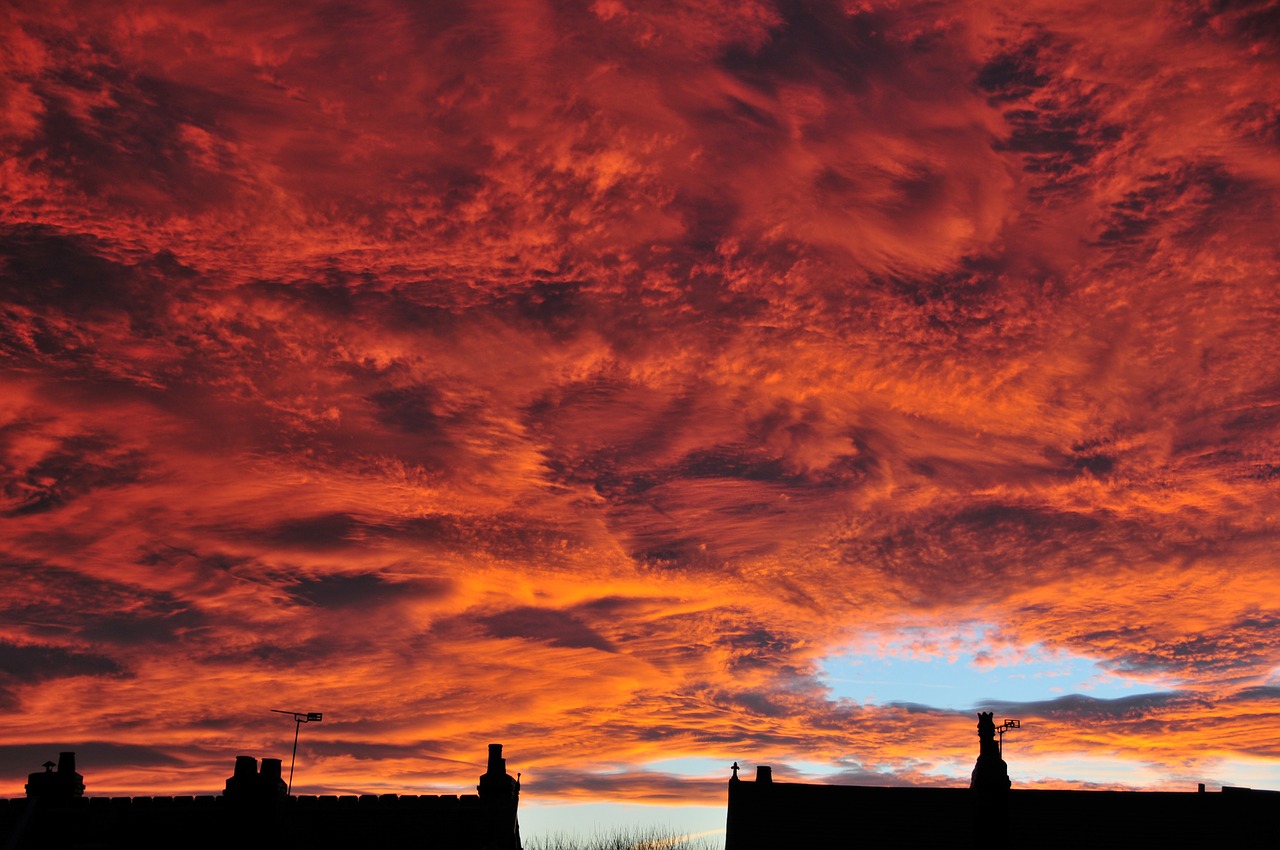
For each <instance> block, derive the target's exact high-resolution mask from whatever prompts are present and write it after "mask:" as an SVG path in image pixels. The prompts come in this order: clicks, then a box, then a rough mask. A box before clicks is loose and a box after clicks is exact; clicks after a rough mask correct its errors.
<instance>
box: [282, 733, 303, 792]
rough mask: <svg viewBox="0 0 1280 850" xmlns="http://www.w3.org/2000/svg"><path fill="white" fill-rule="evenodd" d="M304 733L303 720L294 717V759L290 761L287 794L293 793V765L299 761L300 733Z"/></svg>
mask: <svg viewBox="0 0 1280 850" xmlns="http://www.w3.org/2000/svg"><path fill="white" fill-rule="evenodd" d="M301 731H302V720H300V719H299V718H298V715H296V714H295V715H294V716H293V757H292V758H290V759H289V788H288V790H287V791H285V793H286V794H292V793H293V765H294V762H296V761H297V760H298V733H299V732H301Z"/></svg>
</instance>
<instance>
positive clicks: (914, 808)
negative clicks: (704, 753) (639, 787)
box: [725, 715, 1280, 850]
mask: <svg viewBox="0 0 1280 850" xmlns="http://www.w3.org/2000/svg"><path fill="white" fill-rule="evenodd" d="M988 724H990V727H991V728H990V731H991V733H992V735H994V724H992V722H991V717H990V715H985V716H984V717H980V722H979V739H980V741H981V746H980V751H979V756H978V761H977V763H976V764H975V766H974V771H973V781H972V783H971V787H969V788H897V787H895V788H889V787H878V786H867V785H810V784H802V783H797V782H774V781H773V775H772V774H773V771H772V770H771V769H770V768H769V767H766V766H763V765H762V766H760V767H757V768H756V777H755V781H754V782H750V781H744V780H740V779H738V775H737V769H736V768H737V765H736V764H735V765H734V768H735V770H734V773H733V776H732V778H731V779H730V780H729V804H728V818H727V823H726V833H725V850H778V848H792V847H794V848H810V847H815V848H816V847H843V848H851V850H854V849H855V848H856V850H872V848H885V850H888V849H889V848H892V850H935V848H973V850H988V848H1013V850H1066V848H1073V850H1078V848H1081V847H1088V848H1090V850H1095V848H1096V850H1109V849H1110V848H1115V850H1121V848H1123V850H1134V849H1135V848H1145V847H1159V848H1162V850H1193V848H1194V850H1220V848H1236V847H1275V846H1277V843H1278V841H1280V839H1278V838H1277V827H1278V826H1280V792H1277V791H1255V790H1252V789H1248V788H1229V787H1224V788H1223V789H1222V791H1221V793H1205V791H1204V786H1203V785H1201V786H1200V790H1199V791H1198V792H1185V793H1184V792H1161V791H1041V790H1031V789H1026V790H1024V789H1015V788H1011V787H1010V785H1009V779H1008V772H1007V768H1006V767H1005V763H1004V760H1003V759H1002V758H1001V754H1000V752H999V749H998V748H996V747H995V743H994V740H993V739H989V738H988V731H989V730H988V728H987V726H988ZM989 741H990V744H988V742H989ZM992 756H994V758H992ZM1001 786H1003V787H1001Z"/></svg>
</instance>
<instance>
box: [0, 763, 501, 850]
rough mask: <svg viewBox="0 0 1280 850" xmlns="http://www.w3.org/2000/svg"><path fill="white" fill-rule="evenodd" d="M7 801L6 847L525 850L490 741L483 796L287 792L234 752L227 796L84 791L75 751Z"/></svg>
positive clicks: (275, 769) (0, 842)
mask: <svg viewBox="0 0 1280 850" xmlns="http://www.w3.org/2000/svg"><path fill="white" fill-rule="evenodd" d="M44 767H45V769H44V771H43V772H36V773H32V774H31V776H30V778H29V779H28V781H27V787H26V791H27V796H26V797H25V798H19V799H13V800H0V848H3V850H29V848H30V849H31V850H34V848H54V849H55V850H60V849H61V848H66V850H71V848H86V850H87V848H94V850H124V848H130V850H132V848H138V850H159V848H166V850H168V849H169V848H188V847H190V848H203V847H211V848H212V847H228V848H232V847H234V848H268V847H278V846H283V845H288V846H296V847H301V848H307V850H324V848H366V847H368V848H376V847H414V848H421V850H521V844H520V824H519V820H518V817H517V808H518V806H519V803H520V783H519V781H518V780H516V779H513V778H512V777H511V776H508V775H507V772H506V760H505V759H504V758H503V757H502V745H501V744H490V745H489V762H488V767H487V770H486V771H485V773H484V775H482V776H481V777H480V784H479V786H477V790H478V791H479V794H478V795H477V794H468V795H461V796H452V795H441V796H433V795H416V794H382V795H374V794H364V795H360V796H297V795H295V796H290V795H289V794H288V793H287V791H286V786H285V783H284V781H283V780H282V779H281V770H280V768H281V765H280V760H279V759H270V758H267V759H263V760H262V767H261V769H259V767H258V760H257V759H255V758H253V757H252V756H237V757H236V764H235V770H234V772H233V773H232V775H231V777H230V778H228V779H227V784H226V789H225V790H224V791H223V793H222V795H221V796H217V797H214V796H207V797H184V796H179V797H86V796H84V787H85V786H84V779H83V777H81V775H80V774H78V773H76V771H75V767H76V765H75V753H62V754H61V755H60V756H59V758H58V764H57V770H54V764H53V762H49V763H48V764H46V765H45V766H44Z"/></svg>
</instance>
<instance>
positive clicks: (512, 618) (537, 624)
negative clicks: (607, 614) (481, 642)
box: [477, 607, 617, 652]
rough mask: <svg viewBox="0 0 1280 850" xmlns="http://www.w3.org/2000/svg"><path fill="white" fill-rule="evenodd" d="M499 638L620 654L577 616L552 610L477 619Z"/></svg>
mask: <svg viewBox="0 0 1280 850" xmlns="http://www.w3.org/2000/svg"><path fill="white" fill-rule="evenodd" d="M477 622H478V623H480V624H481V625H482V626H483V627H484V629H485V630H486V631H487V632H488V633H489V634H490V635H492V636H493V637H496V638H513V637H514V638H527V639H529V640H541V641H547V642H548V643H549V644H550V645H551V646H563V647H566V648H568V649H598V650H600V651H601V652H617V648H616V647H614V645H613V644H612V643H611V642H610V641H609V640H608V639H607V638H606V637H604V636H603V635H601V634H600V633H599V632H597V631H596V630H595V629H593V628H591V627H590V626H589V625H587V624H586V623H584V622H583V621H582V620H580V619H579V618H578V617H575V616H574V615H573V614H570V613H567V612H565V611H557V610H554V609H550V608H533V607H523V608H510V609H508V610H505V611H499V612H497V613H496V614H490V615H486V616H484V617H480V618H478V619H477Z"/></svg>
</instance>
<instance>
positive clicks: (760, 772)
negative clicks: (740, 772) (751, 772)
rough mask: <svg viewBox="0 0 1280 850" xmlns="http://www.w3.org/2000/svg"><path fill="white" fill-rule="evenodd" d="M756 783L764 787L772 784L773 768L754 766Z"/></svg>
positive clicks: (763, 765)
mask: <svg viewBox="0 0 1280 850" xmlns="http://www.w3.org/2000/svg"><path fill="white" fill-rule="evenodd" d="M756 782H759V783H763V784H765V785H772V784H773V768H772V767H770V766H769V765H767V764H758V765H756Z"/></svg>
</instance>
